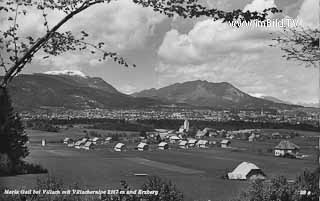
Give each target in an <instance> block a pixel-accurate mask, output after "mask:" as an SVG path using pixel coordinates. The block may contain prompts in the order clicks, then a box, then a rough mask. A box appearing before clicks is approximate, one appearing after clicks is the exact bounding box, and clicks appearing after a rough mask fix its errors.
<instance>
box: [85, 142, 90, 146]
mask: <svg viewBox="0 0 320 201" xmlns="http://www.w3.org/2000/svg"><path fill="white" fill-rule="evenodd" d="M91 145H92V142H86V143H85V144H84V146H85V147H90V146H91Z"/></svg>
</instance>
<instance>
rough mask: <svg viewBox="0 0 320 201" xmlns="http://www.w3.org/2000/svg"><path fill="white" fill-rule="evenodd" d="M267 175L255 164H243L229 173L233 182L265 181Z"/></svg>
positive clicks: (229, 177)
mask: <svg viewBox="0 0 320 201" xmlns="http://www.w3.org/2000/svg"><path fill="white" fill-rule="evenodd" d="M265 178H266V175H265V174H264V173H263V172H262V170H261V169H260V168H259V167H258V166H256V165H255V164H253V163H249V162H242V163H240V164H239V165H238V166H237V167H236V168H235V169H234V170H233V171H232V172H229V173H228V179H231V180H254V179H265Z"/></svg>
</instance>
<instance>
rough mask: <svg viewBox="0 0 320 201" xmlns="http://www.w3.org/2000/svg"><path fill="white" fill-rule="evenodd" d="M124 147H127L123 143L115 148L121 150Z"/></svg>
mask: <svg viewBox="0 0 320 201" xmlns="http://www.w3.org/2000/svg"><path fill="white" fill-rule="evenodd" d="M123 146H125V145H124V144H123V143H120V142H119V143H118V144H116V146H114V148H115V149H121V148H122V147H123Z"/></svg>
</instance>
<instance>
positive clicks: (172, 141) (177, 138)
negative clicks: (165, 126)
mask: <svg viewBox="0 0 320 201" xmlns="http://www.w3.org/2000/svg"><path fill="white" fill-rule="evenodd" d="M180 140H181V138H179V137H178V136H176V135H172V136H170V137H169V141H170V143H171V144H176V143H178V142H179V141H180Z"/></svg>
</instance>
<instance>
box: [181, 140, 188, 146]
mask: <svg viewBox="0 0 320 201" xmlns="http://www.w3.org/2000/svg"><path fill="white" fill-rule="evenodd" d="M187 144H188V142H187V141H181V142H180V143H179V146H186V145H187Z"/></svg>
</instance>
